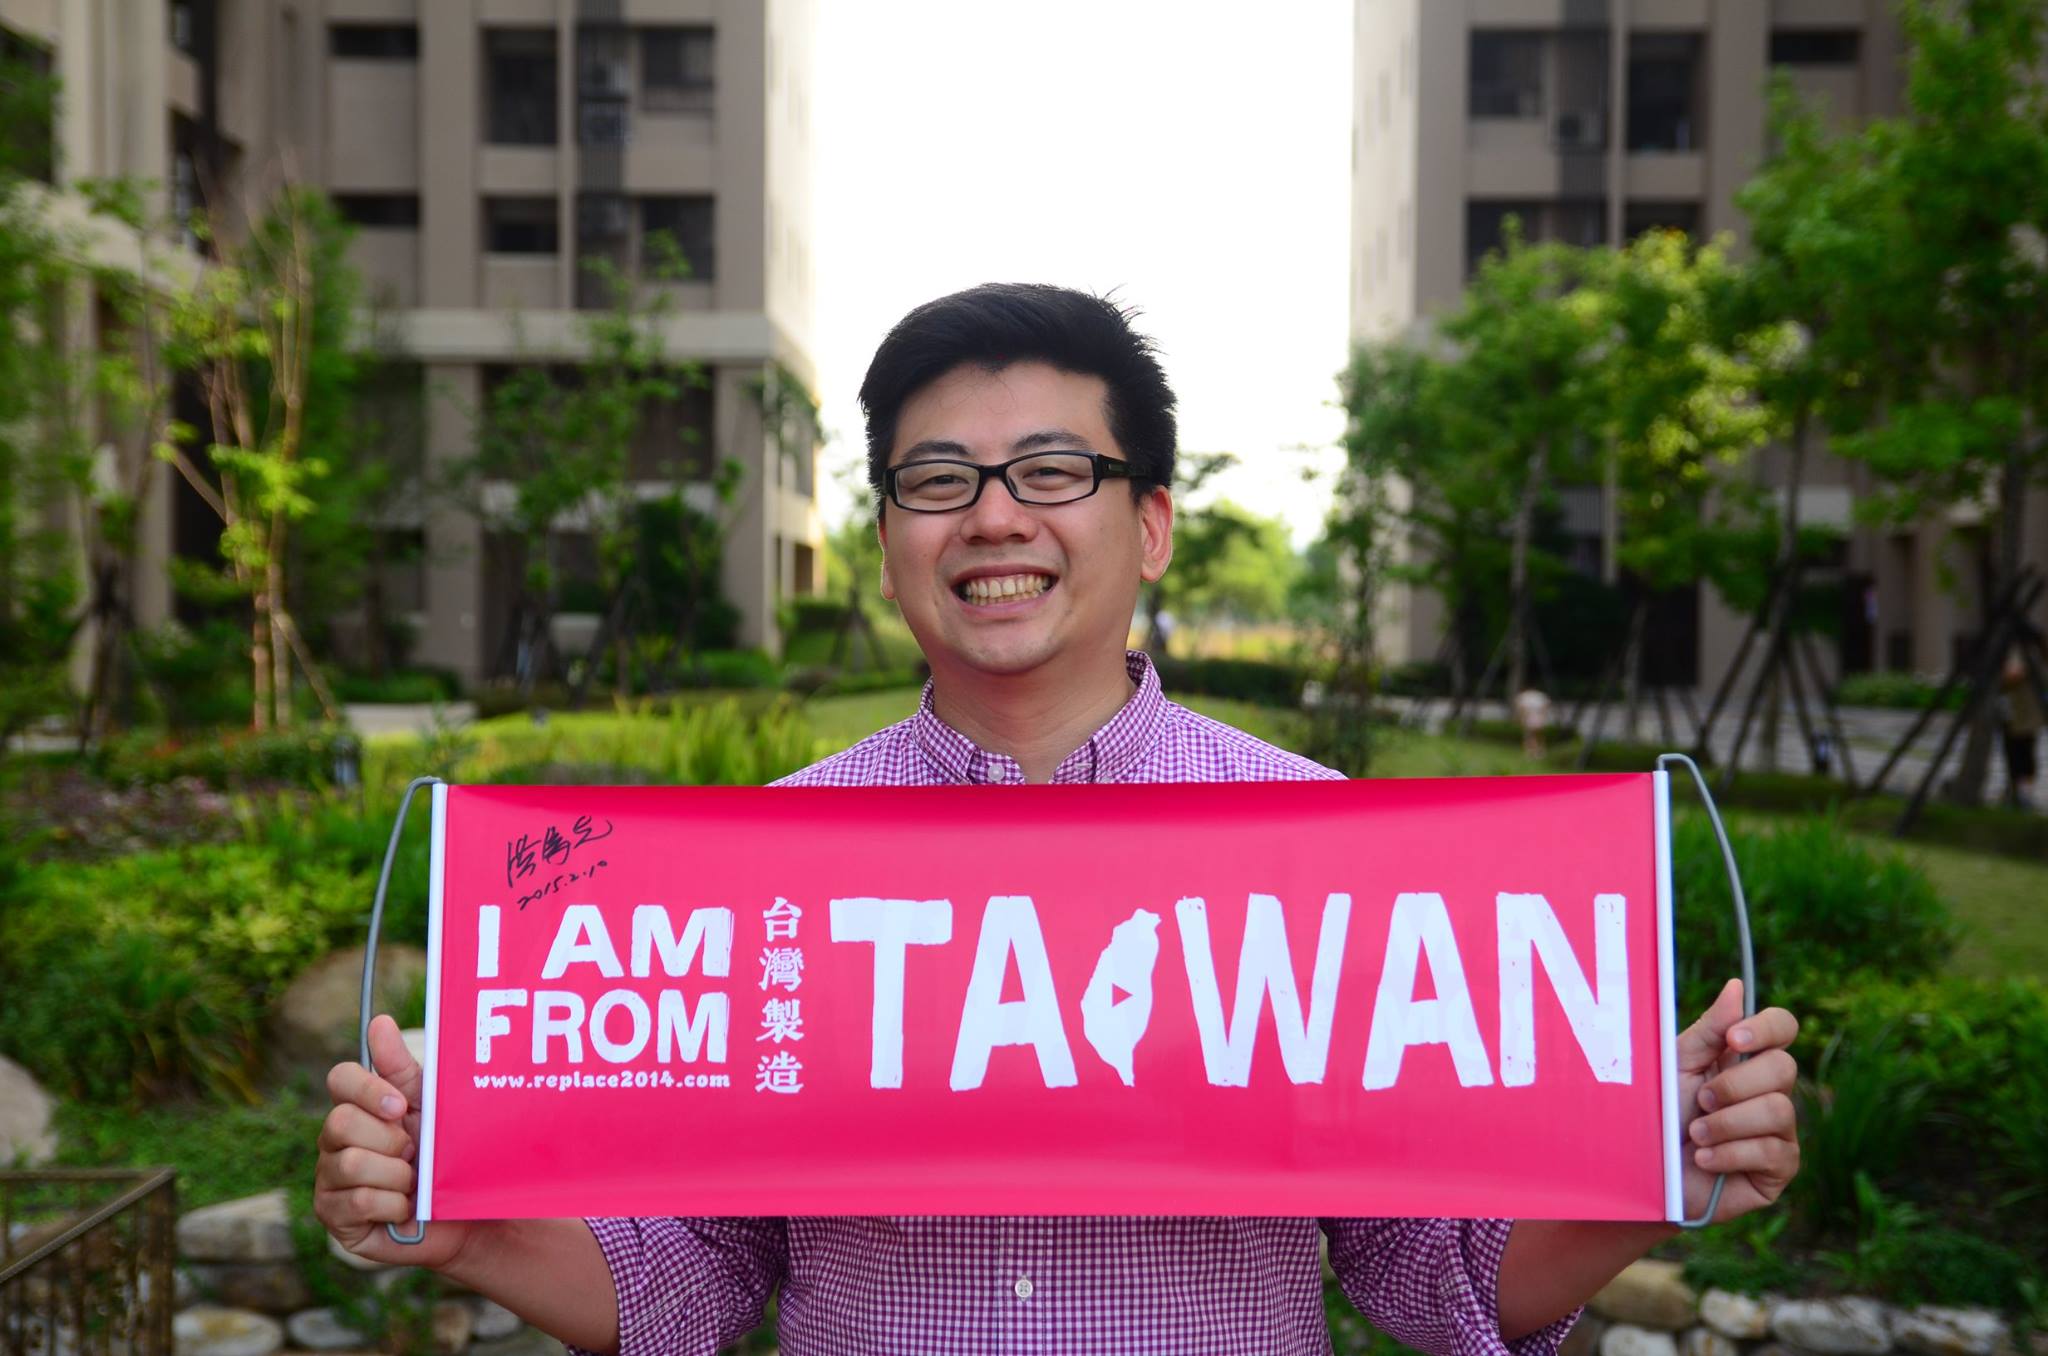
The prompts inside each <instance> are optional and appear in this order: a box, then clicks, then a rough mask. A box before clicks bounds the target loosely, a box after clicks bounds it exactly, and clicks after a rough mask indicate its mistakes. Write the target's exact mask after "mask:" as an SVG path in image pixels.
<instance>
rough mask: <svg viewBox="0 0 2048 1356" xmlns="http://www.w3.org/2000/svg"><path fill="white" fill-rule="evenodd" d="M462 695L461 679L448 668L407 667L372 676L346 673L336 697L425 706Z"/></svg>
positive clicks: (339, 681)
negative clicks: (401, 670) (396, 671)
mask: <svg viewBox="0 0 2048 1356" xmlns="http://www.w3.org/2000/svg"><path fill="white" fill-rule="evenodd" d="M461 695H462V680H461V679H459V678H457V677H456V676H455V675H454V674H453V673H452V672H450V671H449V670H447V669H408V670H406V671H404V672H401V673H392V674H387V675H386V676H384V677H382V678H373V677H371V676H370V675H369V674H366V673H344V674H342V675H341V676H340V677H338V678H336V679H335V680H334V697H335V700H336V701H343V702H399V703H405V704H408V705H419V706H424V705H426V704H427V703H429V702H445V701H454V700H455V699H456V698H458V697H460V696H461Z"/></svg>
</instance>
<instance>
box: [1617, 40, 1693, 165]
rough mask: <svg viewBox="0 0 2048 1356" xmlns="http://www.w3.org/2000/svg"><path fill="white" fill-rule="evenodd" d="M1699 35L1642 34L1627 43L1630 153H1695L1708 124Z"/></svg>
mask: <svg viewBox="0 0 2048 1356" xmlns="http://www.w3.org/2000/svg"><path fill="white" fill-rule="evenodd" d="M1703 46H1704V44H1703V42H1702V40H1701V38H1700V35H1699V34H1697V33H1638V34H1634V35H1632V36H1631V37H1630V38H1629V44H1628V148H1629V149H1630V150H1631V151H1666V152H1678V151H1696V150H1698V149H1700V133H1701V130H1702V122H1703V120H1702V119H1701V118H1700V116H1699V110H1700V106H1701V102H1702V91H1701V88H1700V73H1701V71H1702V70H1703V69H1704V68H1705V65H1706V62H1705V57H1704V52H1703V50H1702V49H1703Z"/></svg>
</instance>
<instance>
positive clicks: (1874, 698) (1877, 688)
mask: <svg viewBox="0 0 2048 1356" xmlns="http://www.w3.org/2000/svg"><path fill="white" fill-rule="evenodd" d="M1940 692H1941V688H1940V686H1939V685H1938V684H1935V683H1930V682H1928V681H1927V680H1926V679H1925V678H1917V677H1915V676H1914V675H1912V674H1910V673H1851V674H1848V675H1847V676H1845V677H1844V678H1843V679H1842V681H1841V682H1840V683H1837V684H1836V685H1835V701H1836V703H1837V704H1838V705H1841V706H1888V707H1891V708H1893V709H1894V710H1901V711H1922V710H1925V709H1926V708H1928V707H1930V706H1932V705H1934V699H1935V697H1936V696H1938V695H1939V694H1940ZM1965 695H1966V691H1965V689H1964V687H1963V685H1962V684H1960V683H1958V684H1957V685H1956V687H1955V690H1954V691H1952V692H1950V693H1949V695H1948V700H1947V702H1946V703H1944V705H1945V707H1946V709H1948V710H1950V711H1958V710H1961V709H1962V705H1963V698H1964V696H1965Z"/></svg>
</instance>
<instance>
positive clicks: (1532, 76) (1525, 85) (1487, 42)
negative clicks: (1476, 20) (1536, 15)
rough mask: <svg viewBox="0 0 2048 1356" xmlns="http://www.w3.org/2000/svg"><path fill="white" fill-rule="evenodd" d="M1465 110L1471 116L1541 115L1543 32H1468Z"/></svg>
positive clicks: (1520, 116)
mask: <svg viewBox="0 0 2048 1356" xmlns="http://www.w3.org/2000/svg"><path fill="white" fill-rule="evenodd" d="M1468 112H1469V113H1470V115H1471V116H1472V117H1475V118H1540V117H1542V116H1543V36H1542V35H1541V34H1540V33H1488V32H1478V33H1474V34H1473V35H1472V72H1471V85H1470V89H1469V94H1468Z"/></svg>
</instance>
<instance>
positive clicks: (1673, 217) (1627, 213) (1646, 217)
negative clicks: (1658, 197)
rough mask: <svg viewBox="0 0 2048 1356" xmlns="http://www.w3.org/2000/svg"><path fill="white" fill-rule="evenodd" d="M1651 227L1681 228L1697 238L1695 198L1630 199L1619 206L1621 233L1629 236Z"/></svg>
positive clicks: (1697, 221)
mask: <svg viewBox="0 0 2048 1356" xmlns="http://www.w3.org/2000/svg"><path fill="white" fill-rule="evenodd" d="M1651 231H1681V232H1683V233H1684V234H1686V235H1689V236H1691V237H1692V238H1693V239H1695V240H1697V239H1699V234H1700V205H1699V204H1698V203H1696V202H1632V203H1629V204H1628V205H1627V206H1625V207H1623V208H1622V209H1621V233H1622V234H1623V235H1624V236H1626V237H1627V238H1628V239H1630V240H1634V239H1635V238H1636V237H1637V236H1642V235H1648V234H1649V233H1650V232H1651Z"/></svg>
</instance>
